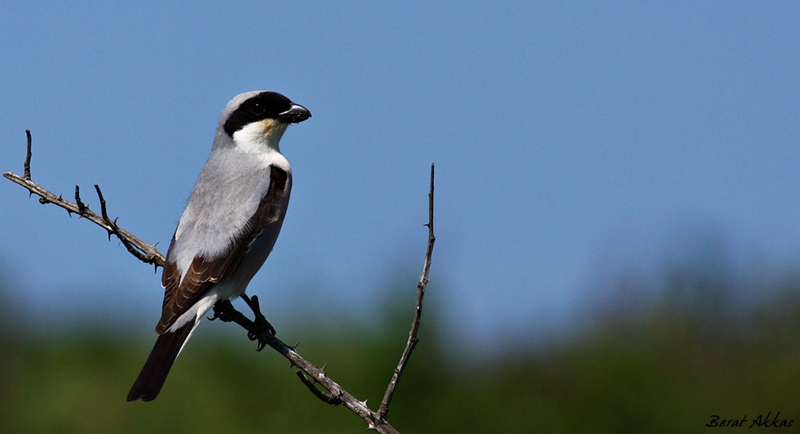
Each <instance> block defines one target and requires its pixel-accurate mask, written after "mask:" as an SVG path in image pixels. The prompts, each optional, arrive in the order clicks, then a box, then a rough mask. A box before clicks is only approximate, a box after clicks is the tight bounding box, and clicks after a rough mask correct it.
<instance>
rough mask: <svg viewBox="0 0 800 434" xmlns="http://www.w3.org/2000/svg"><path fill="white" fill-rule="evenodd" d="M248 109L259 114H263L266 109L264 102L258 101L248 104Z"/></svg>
mask: <svg viewBox="0 0 800 434" xmlns="http://www.w3.org/2000/svg"><path fill="white" fill-rule="evenodd" d="M250 111H251V112H253V114H254V115H257V116H261V115H263V114H264V112H265V111H266V109H265V108H264V104H261V103H260V102H254V103H253V105H251V106H250Z"/></svg>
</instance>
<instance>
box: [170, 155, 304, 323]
mask: <svg viewBox="0 0 800 434" xmlns="http://www.w3.org/2000/svg"><path fill="white" fill-rule="evenodd" d="M269 173H270V187H269V191H268V192H267V194H266V196H264V197H263V198H262V199H261V202H260V203H259V205H258V210H257V211H256V213H255V214H254V215H253V217H251V219H250V221H248V223H247V226H246V228H245V231H244V232H243V233H242V234H241V235H240V236H239V237H238V238H236V239H235V240H233V241H232V243H231V248H230V254H229V255H227V256H225V257H222V258H217V259H214V260H211V261H208V260H206V258H204V257H202V256H198V257H196V258H194V260H193V261H192V263H191V265H190V266H189V270H188V271H187V272H186V275H185V276H184V278H183V281H181V276H180V272H179V270H178V266H177V264H176V263H175V262H167V264H166V265H165V267H164V274H163V275H162V277H161V284H162V285H163V286H164V304H163V306H162V312H161V320H159V322H158V325H157V326H156V333H158V334H162V333H164V331H166V330H167V329H168V328H169V327H171V326H172V324H174V323H175V321H176V320H177V319H178V318H179V317H180V316H181V315H182V314H183V313H184V312H186V311H187V310H188V309H189V308H190V307H191V306H192V305H193V304H194V303H195V302H196V301H197V300H198V299H199V298H200V296H202V295H203V294H204V293H205V292H206V291H208V290H209V289H210V288H211V287H212V286H213V285H214V284H215V283H217V282H221V281H223V280H225V279H227V278H228V277H230V276H231V275H232V274H233V273H234V272H235V271H236V269H237V268H239V264H241V262H242V259H243V258H244V256H245V254H246V253H247V252H248V251H249V250H250V246H251V245H252V244H253V241H255V239H256V238H258V236H259V235H261V234H262V233H263V232H264V229H265V228H266V227H267V226H269V225H270V224H272V223H275V222H276V221H278V220H279V219H280V214H281V209H280V207H279V204H280V203H282V202H283V199H284V198H285V197H286V195H287V194H288V193H289V192H288V179H289V174H288V173H287V172H286V171H285V170H283V169H281V168H278V167H275V166H271V167H270V172H269ZM172 241H173V242H174V241H175V238H174V236H173V239H172ZM167 257H169V254H167Z"/></svg>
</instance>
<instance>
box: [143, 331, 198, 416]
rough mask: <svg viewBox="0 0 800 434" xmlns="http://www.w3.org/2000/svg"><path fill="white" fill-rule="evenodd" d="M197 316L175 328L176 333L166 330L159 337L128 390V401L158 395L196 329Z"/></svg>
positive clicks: (150, 398) (151, 397)
mask: <svg viewBox="0 0 800 434" xmlns="http://www.w3.org/2000/svg"><path fill="white" fill-rule="evenodd" d="M196 321H197V319H196V318H194V319H192V320H191V321H189V322H188V323H186V324H185V325H184V326H183V327H181V328H179V329H178V330H175V332H174V333H169V332H166V333H164V334H162V335H160V336H159V337H158V340H157V341H156V344H155V346H153V351H151V352H150V356H149V357H148V358H147V361H146V362H145V363H144V367H143V368H142V372H140V373H139V377H138V378H136V382H134V383H133V387H131V391H130V392H128V402H131V401H136V400H137V399H140V398H141V400H142V401H152V400H154V399H156V396H158V392H160V391H161V387H162V386H164V381H166V379H167V374H169V370H170V368H172V363H174V362H175V359H176V358H177V357H178V353H180V352H181V348H182V347H183V343H184V342H185V341H186V339H188V338H189V335H190V334H191V333H192V330H193V329H194V325H195V322H196Z"/></svg>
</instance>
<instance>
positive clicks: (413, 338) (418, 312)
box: [378, 164, 436, 420]
mask: <svg viewBox="0 0 800 434" xmlns="http://www.w3.org/2000/svg"><path fill="white" fill-rule="evenodd" d="M433 180H434V165H433V164H431V187H430V192H429V193H428V223H427V224H426V225H425V226H427V227H428V248H427V249H426V251H425V263H424V265H423V266H422V276H421V277H420V278H419V283H418V284H417V305H416V309H414V320H413V321H412V322H411V331H410V332H409V333H408V342H406V348H405V349H404V350H403V355H402V356H400V363H398V364H397V367H396V368H395V369H394V374H392V379H391V380H390V381H389V387H387V388H386V393H385V394H384V395H383V401H381V405H380V407H379V410H378V414H379V415H380V418H381V419H384V420H385V419H386V418H387V417H388V416H389V405H390V404H391V403H392V396H393V395H394V391H395V388H397V383H398V382H399V381H400V377H402V376H403V372H404V371H405V369H406V365H407V364H408V360H409V358H411V352H412V351H414V348H415V347H416V346H417V343H418V342H419V339H417V331H419V325H420V320H421V319H422V300H423V299H424V298H425V286H426V285H427V284H428V282H429V279H428V274H429V273H430V271H431V257H432V256H433V243H435V242H436V237H435V236H434V235H433V184H434V183H433Z"/></svg>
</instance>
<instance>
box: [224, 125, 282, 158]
mask: <svg viewBox="0 0 800 434" xmlns="http://www.w3.org/2000/svg"><path fill="white" fill-rule="evenodd" d="M287 126H289V124H287V123H285V122H281V121H279V120H276V119H264V120H261V121H258V122H253V123H250V124H247V125H245V126H244V128H242V129H241V130H239V131H236V132H235V133H233V142H234V143H235V144H236V146H237V147H238V148H239V149H241V150H242V151H244V152H248V153H253V154H262V153H265V152H269V151H277V152H280V151H281V150H280V141H281V137H282V136H283V133H284V131H286V127H287Z"/></svg>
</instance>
